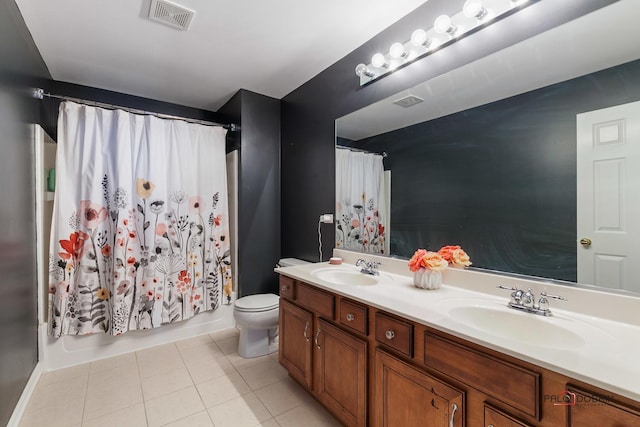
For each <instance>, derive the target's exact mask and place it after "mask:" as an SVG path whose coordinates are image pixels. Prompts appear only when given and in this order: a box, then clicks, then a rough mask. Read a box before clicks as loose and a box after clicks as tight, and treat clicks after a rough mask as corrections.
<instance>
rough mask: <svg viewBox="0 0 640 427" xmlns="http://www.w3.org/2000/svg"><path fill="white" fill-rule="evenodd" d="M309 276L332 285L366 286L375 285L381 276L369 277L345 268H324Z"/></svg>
mask: <svg viewBox="0 0 640 427" xmlns="http://www.w3.org/2000/svg"><path fill="white" fill-rule="evenodd" d="M311 275H312V276H313V277H315V278H316V279H320V280H323V281H325V282H329V283H333V284H334V285H351V286H367V285H376V284H378V281H379V280H380V277H381V276H371V275H368V274H364V273H361V272H360V270H359V269H352V268H346V267H326V268H318V269H317V270H313V271H312V272H311Z"/></svg>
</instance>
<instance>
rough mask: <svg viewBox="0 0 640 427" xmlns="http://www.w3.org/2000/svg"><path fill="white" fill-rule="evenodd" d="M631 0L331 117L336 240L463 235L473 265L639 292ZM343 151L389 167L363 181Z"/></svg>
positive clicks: (432, 245) (425, 240)
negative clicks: (346, 166) (353, 174)
mask: <svg viewBox="0 0 640 427" xmlns="http://www.w3.org/2000/svg"><path fill="white" fill-rule="evenodd" d="M638 12H639V10H638V5H637V3H636V1H635V0H621V1H619V2H616V3H614V4H612V5H610V6H607V7H605V8H602V9H600V10H598V11H596V12H593V13H591V14H588V15H585V16H583V17H581V18H579V19H577V20H574V21H572V22H569V23H567V24H564V25H562V26H559V27H557V28H555V29H553V30H550V31H547V32H545V33H542V34H539V35H537V36H535V37H533V38H530V39H528V40H525V41H523V42H521V43H518V44H516V45H512V46H510V47H509V48H507V49H504V50H502V51H500V52H497V53H495V54H492V55H490V56H487V57H484V58H482V59H480V60H478V61H475V62H473V63H471V64H468V65H466V66H464V67H462V68H459V69H456V70H454V71H453V72H450V73H447V74H446V75H442V76H439V77H437V78H434V79H431V80H429V81H427V82H424V83H423V84H420V85H418V86H416V87H413V88H411V89H408V90H406V91H403V92H402V93H399V94H396V95H394V96H392V97H389V98H388V99H384V100H382V101H380V102H377V103H375V104H372V105H370V106H367V107H365V108H363V109H361V110H358V111H355V112H353V113H351V114H349V115H347V116H344V117H341V118H340V119H338V120H337V123H336V143H337V147H336V148H337V151H336V159H337V165H336V181H337V183H336V186H337V187H336V199H337V200H336V228H337V229H336V246H337V247H344V248H347V249H356V250H362V251H363V252H371V253H374V252H383V253H385V254H388V255H391V256H396V257H404V258H408V257H410V256H411V255H412V254H413V252H414V251H415V250H416V249H417V248H424V247H426V248H428V249H431V250H437V249H439V248H440V247H441V246H444V245H448V244H459V245H461V246H462V247H463V248H464V249H465V250H466V251H467V252H468V253H469V255H470V256H471V259H472V261H473V264H474V267H477V268H483V269H490V270H495V271H500V272H505V273H514V274H523V275H527V276H536V277H540V278H545V279H553V280H556V281H562V282H570V283H574V284H575V283H578V284H580V285H588V286H599V287H603V288H607V289H611V290H622V291H629V292H640V281H639V280H638V279H637V278H638V277H640V270H639V269H640V234H638V235H634V234H633V233H634V232H635V229H639V230H638V231H640V206H638V205H640V152H639V153H638V154H634V153H632V152H630V153H627V152H626V151H620V149H619V147H628V148H629V149H630V150H632V151H633V150H634V149H635V150H636V151H637V150H640V102H638V101H640V60H638V58H640V47H638V43H637V40H640V25H637V24H636V23H635V19H636V18H637V17H638ZM373 84H375V83H373ZM411 104H413V105H411ZM626 104H628V105H626ZM620 105H625V106H624V107H616V106H620ZM596 110H598V111H596ZM634 115H635V118H634ZM344 147H349V149H345V148H344ZM597 149H602V150H604V151H605V155H604V157H603V156H602V155H601V154H598V153H596V151H597ZM624 149H625V150H626V148H624ZM602 150H601V151H602ZM344 152H348V153H357V155H358V156H360V155H362V156H363V157H365V158H369V157H371V158H372V159H374V162H375V164H376V166H375V167H379V166H377V165H378V164H383V168H384V171H385V172H384V173H383V175H382V177H380V176H379V175H378V174H377V172H376V175H375V178H367V179H365V181H366V182H367V183H366V185H367V188H366V189H364V188H362V187H358V185H362V184H357V185H356V184H354V182H356V180H354V179H353V177H349V176H348V174H346V173H345V171H344V170H343V167H342V166H341V165H340V164H339V162H341V161H342V162H344V161H345V160H343V159H344V157H345V156H344V155H343V153H344ZM368 153H373V155H371V154H368ZM594 153H595V154H594ZM382 155H384V157H382ZM594 156H595V157H594ZM352 187H357V188H352ZM385 191H386V192H385ZM349 193H351V195H348V194H349ZM345 194H346V195H345ZM372 194H380V200H374V199H375V197H378V196H375V197H374V198H372V197H371V195H372ZM369 208H371V209H370V210H369ZM350 240H351V241H350ZM581 241H582V243H581ZM636 242H638V243H636Z"/></svg>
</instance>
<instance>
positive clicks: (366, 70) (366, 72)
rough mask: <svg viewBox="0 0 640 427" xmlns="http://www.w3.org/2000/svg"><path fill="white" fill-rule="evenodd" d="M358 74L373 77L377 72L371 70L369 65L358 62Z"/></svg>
mask: <svg viewBox="0 0 640 427" xmlns="http://www.w3.org/2000/svg"><path fill="white" fill-rule="evenodd" d="M356 75H357V76H358V77H368V78H372V77H375V75H376V73H374V72H373V71H371V70H370V69H369V67H367V66H366V65H365V64H358V65H357V66H356Z"/></svg>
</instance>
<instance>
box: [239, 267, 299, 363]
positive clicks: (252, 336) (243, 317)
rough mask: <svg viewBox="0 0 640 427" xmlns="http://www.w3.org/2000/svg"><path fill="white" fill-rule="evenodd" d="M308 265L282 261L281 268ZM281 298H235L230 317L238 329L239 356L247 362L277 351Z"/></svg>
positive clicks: (259, 296)
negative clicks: (231, 316)
mask: <svg viewBox="0 0 640 427" xmlns="http://www.w3.org/2000/svg"><path fill="white" fill-rule="evenodd" d="M301 264H308V263H307V261H303V260H300V259H295V258H284V259H281V260H280V261H279V262H278V266H280V267H291V266H293V265H301ZM279 300H280V297H279V296H278V295H275V294H255V295H249V296H246V297H242V298H238V299H237V300H236V301H235V303H234V307H233V317H234V319H235V320H236V324H237V325H238V326H239V327H240V338H239V340H238V354H239V355H240V356H241V357H244V358H246V359H249V358H252V357H258V356H264V355H265V354H269V353H273V352H276V351H278V318H279V311H278V310H279Z"/></svg>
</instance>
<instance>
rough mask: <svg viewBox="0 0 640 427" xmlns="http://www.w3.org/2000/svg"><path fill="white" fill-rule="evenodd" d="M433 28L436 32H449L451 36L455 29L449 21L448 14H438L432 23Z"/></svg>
mask: <svg viewBox="0 0 640 427" xmlns="http://www.w3.org/2000/svg"><path fill="white" fill-rule="evenodd" d="M433 29H434V30H435V32H436V33H438V34H444V33H449V35H451V36H453V35H454V34H455V32H456V30H457V28H456V26H455V25H453V24H452V23H451V18H449V16H448V15H440V16H438V17H437V18H436V20H435V22H434V23H433Z"/></svg>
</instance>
